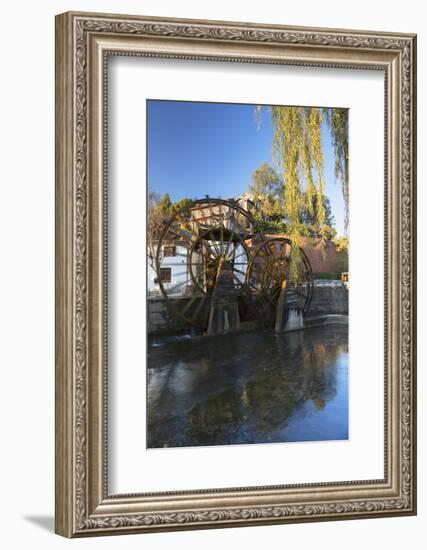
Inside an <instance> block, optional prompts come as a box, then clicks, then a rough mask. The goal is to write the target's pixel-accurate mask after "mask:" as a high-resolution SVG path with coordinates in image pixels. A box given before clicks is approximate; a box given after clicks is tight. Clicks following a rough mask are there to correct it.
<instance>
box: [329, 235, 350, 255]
mask: <svg viewBox="0 0 427 550" xmlns="http://www.w3.org/2000/svg"><path fill="white" fill-rule="evenodd" d="M332 242H333V243H334V245H335V248H336V249H337V252H347V251H348V237H335V238H334V239H333V241H332Z"/></svg>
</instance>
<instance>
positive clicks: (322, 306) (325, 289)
mask: <svg viewBox="0 0 427 550" xmlns="http://www.w3.org/2000/svg"><path fill="white" fill-rule="evenodd" d="M330 314H339V315H348V289H347V288H346V287H345V286H344V285H335V286H328V285H316V286H315V287H314V291H313V299H312V301H311V306H310V311H309V312H308V316H309V317H312V316H315V315H330Z"/></svg>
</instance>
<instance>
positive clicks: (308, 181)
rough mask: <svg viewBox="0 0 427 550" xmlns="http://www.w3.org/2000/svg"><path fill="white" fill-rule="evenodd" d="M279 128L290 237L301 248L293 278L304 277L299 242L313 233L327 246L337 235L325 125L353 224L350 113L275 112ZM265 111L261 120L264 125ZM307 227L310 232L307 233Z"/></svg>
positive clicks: (277, 146) (276, 147)
mask: <svg viewBox="0 0 427 550" xmlns="http://www.w3.org/2000/svg"><path fill="white" fill-rule="evenodd" d="M269 109H270V116H271V121H272V126H273V144H272V148H273V154H274V156H275V158H276V161H277V164H278V166H280V169H281V172H282V174H283V181H284V189H283V198H284V200H283V203H282V201H281V200H280V198H279V204H281V205H282V212H283V216H284V219H285V220H286V222H287V224H288V234H289V236H290V238H291V239H292V242H293V243H294V245H295V246H293V249H295V252H293V253H292V256H291V274H292V277H293V278H295V277H297V275H298V263H299V261H300V258H298V257H297V256H298V254H299V252H298V246H297V244H298V237H299V235H301V234H302V233H303V234H307V229H308V232H311V233H313V234H315V235H319V236H320V237H321V239H322V241H323V242H325V241H326V240H330V239H332V238H333V237H334V236H335V234H336V233H335V230H334V229H333V227H332V225H333V217H332V212H331V208H330V203H329V201H327V199H326V197H325V196H324V187H325V182H324V174H323V149H322V139H321V128H322V124H323V123H326V124H327V125H328V127H329V129H330V132H331V136H332V143H333V147H334V152H335V173H336V175H337V177H339V178H340V180H341V182H342V187H343V195H344V200H345V204H346V224H347V221H348V214H347V212H348V111H347V110H346V109H320V108H315V107H313V108H309V107H273V106H272V107H269ZM261 110H262V108H261V107H257V109H256V115H257V117H258V119H259V120H260V115H261ZM302 227H304V228H303V229H302Z"/></svg>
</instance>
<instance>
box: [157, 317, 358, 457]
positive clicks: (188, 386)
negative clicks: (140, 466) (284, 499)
mask: <svg viewBox="0 0 427 550" xmlns="http://www.w3.org/2000/svg"><path fill="white" fill-rule="evenodd" d="M147 380H148V387H147V403H148V410H147V434H148V435H147V446H148V447H149V448H159V447H188V446H200V445H236V444H249V443H278V442H295V441H325V440H343V439H348V327H347V326H343V325H336V326H335V325H328V326H323V327H319V328H310V329H307V330H300V331H295V332H291V333H279V334H277V333H275V332H273V331H267V330H265V331H262V330H259V331H254V332H242V333H237V334H230V335H225V336H216V337H199V338H191V337H190V336H189V335H182V336H176V337H171V336H162V337H159V336H157V337H150V338H149V343H148V377H147Z"/></svg>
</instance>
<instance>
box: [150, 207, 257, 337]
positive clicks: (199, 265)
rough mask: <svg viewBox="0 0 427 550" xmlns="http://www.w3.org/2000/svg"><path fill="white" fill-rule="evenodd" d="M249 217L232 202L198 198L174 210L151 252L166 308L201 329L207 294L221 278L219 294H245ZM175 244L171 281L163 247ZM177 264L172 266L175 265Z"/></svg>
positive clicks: (208, 306)
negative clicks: (166, 277)
mask: <svg viewBox="0 0 427 550" xmlns="http://www.w3.org/2000/svg"><path fill="white" fill-rule="evenodd" d="M254 227H255V222H254V220H253V218H252V216H251V215H250V214H249V213H248V212H247V211H246V210H244V209H243V208H241V207H240V206H239V205H238V204H237V203H236V202H235V201H227V200H223V199H210V198H206V199H202V200H198V201H195V202H193V203H192V204H191V206H189V207H187V208H184V209H182V210H180V211H178V212H177V213H176V214H175V215H174V216H173V217H172V218H171V219H170V220H169V221H168V222H167V223H166V224H165V227H164V229H163V232H162V234H161V236H160V239H159V243H158V245H157V253H156V271H157V274H158V283H159V287H160V290H161V292H162V294H163V296H164V297H165V298H166V299H167V301H168V306H169V309H170V311H171V312H172V313H173V314H174V315H175V317H176V318H177V319H180V320H181V321H184V323H185V324H186V325H190V326H194V327H199V328H202V329H206V328H207V327H208V324H209V318H210V313H211V311H210V310H211V305H212V299H211V298H212V295H213V293H214V290H215V287H216V286H217V285H218V283H220V287H221V288H222V292H223V294H224V298H225V297H226V295H227V294H228V295H229V297H230V299H233V296H234V299H236V300H238V298H239V296H240V295H241V294H243V293H244V290H245V288H244V287H245V282H246V271H247V269H248V265H249V262H250V252H249V249H248V242H250V239H251V238H252V237H253V232H254ZM171 243H173V248H174V249H175V251H176V252H175V254H176V258H175V263H174V264H173V263H172V265H173V267H174V269H173V271H172V272H171V273H172V277H171V280H170V281H168V282H165V281H164V280H162V276H161V275H162V269H164V267H165V266H166V265H168V266H170V265H171V258H170V256H168V255H166V254H165V251H166V250H168V248H172V247H171V246H170V244H171ZM175 266H176V268H175Z"/></svg>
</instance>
